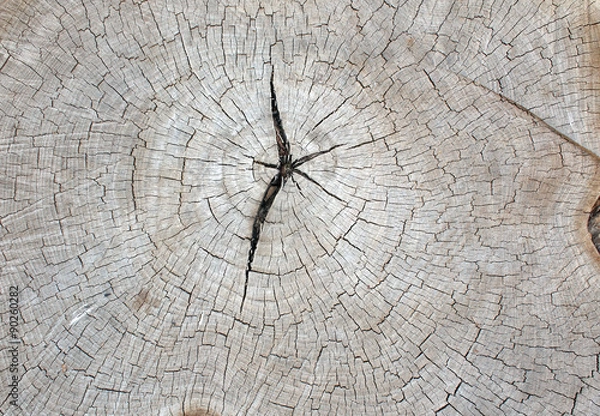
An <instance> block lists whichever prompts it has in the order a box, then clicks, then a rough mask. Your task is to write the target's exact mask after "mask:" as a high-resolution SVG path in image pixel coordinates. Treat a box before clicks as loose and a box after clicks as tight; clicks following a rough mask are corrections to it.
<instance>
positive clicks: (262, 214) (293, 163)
mask: <svg viewBox="0 0 600 416" xmlns="http://www.w3.org/2000/svg"><path fill="white" fill-rule="evenodd" d="M274 75H275V69H274V68H273V69H272V70H271V81H270V92H271V115H272V117H273V126H274V128H275V140H276V142H277V153H278V163H277V164H276V165H275V164H272V163H266V162H261V161H256V162H257V163H258V164H260V165H263V166H265V167H268V168H273V169H276V170H277V173H276V174H275V176H273V178H272V179H271V182H269V185H268V186H267V189H266V190H265V193H264V194H263V197H262V200H261V202H260V205H259V206H258V210H257V212H256V215H255V216H254V223H253V224H252V236H251V237H250V250H249V251H248V262H247V265H246V280H245V282H244V294H243V295H242V303H241V304H240V312H241V311H242V310H243V308H244V302H245V300H246V294H247V291H248V279H249V277H250V272H251V271H252V262H253V261H254V254H255V253H256V247H257V246H258V242H259V240H260V232H261V229H262V226H263V224H264V223H265V220H266V218H267V214H268V213H269V210H270V209H271V206H272V205H273V202H274V201H275V197H276V196H277V194H278V193H279V191H280V190H281V189H282V188H283V186H284V185H285V183H286V182H287V180H288V179H292V181H293V182H294V183H296V182H295V180H294V177H293V174H294V173H297V174H298V175H300V176H301V177H303V178H304V179H306V180H308V181H309V182H311V183H313V184H315V185H317V186H318V187H319V188H320V189H321V190H323V191H324V192H325V193H326V194H327V195H329V196H331V197H333V198H335V199H337V200H340V201H341V199H340V198H339V197H337V196H336V195H335V194H333V193H331V192H329V191H328V190H326V189H325V188H324V187H323V186H322V185H321V184H320V183H319V182H317V181H316V180H314V179H313V178H311V177H310V176H309V175H308V174H306V173H305V172H303V171H301V170H300V169H299V168H300V166H302V165H303V164H304V163H306V162H308V161H311V160H313V159H314V158H316V157H318V156H321V155H324V154H326V153H329V152H331V151H332V150H334V149H336V148H337V147H340V146H342V145H341V144H337V145H335V146H332V147H330V148H329V149H326V150H322V151H318V152H314V153H311V154H308V155H306V156H303V157H300V158H298V159H296V160H293V159H292V154H291V146H290V143H289V141H288V139H287V135H286V134H285V130H284V129H283V123H282V121H281V114H280V113H279V109H278V107H277V95H276V94H275V85H274V82H273V79H274ZM296 185H297V184H296Z"/></svg>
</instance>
